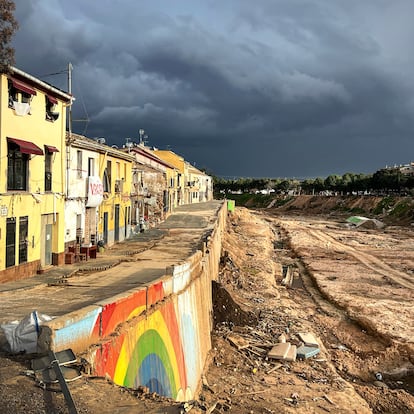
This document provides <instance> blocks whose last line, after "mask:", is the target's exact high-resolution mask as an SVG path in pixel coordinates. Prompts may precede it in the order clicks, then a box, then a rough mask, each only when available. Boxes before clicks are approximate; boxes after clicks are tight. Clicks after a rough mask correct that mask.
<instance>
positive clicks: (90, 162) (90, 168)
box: [88, 158, 95, 177]
mask: <svg viewBox="0 0 414 414" xmlns="http://www.w3.org/2000/svg"><path fill="white" fill-rule="evenodd" d="M94 175H95V159H94V158H88V177H93V176H94Z"/></svg>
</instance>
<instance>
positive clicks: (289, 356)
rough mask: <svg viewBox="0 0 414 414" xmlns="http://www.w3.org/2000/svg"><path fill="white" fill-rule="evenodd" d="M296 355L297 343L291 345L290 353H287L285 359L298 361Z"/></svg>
mask: <svg viewBox="0 0 414 414" xmlns="http://www.w3.org/2000/svg"><path fill="white" fill-rule="evenodd" d="M296 355H297V349H296V345H291V347H290V348H289V351H288V353H287V354H286V357H285V361H288V362H295V361H296Z"/></svg>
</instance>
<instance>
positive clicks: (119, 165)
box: [116, 162, 121, 180]
mask: <svg viewBox="0 0 414 414" xmlns="http://www.w3.org/2000/svg"><path fill="white" fill-rule="evenodd" d="M120 178H121V163H120V162H117V163H116V179H117V180H119V179H120Z"/></svg>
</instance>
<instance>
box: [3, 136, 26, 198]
mask: <svg viewBox="0 0 414 414" xmlns="http://www.w3.org/2000/svg"><path fill="white" fill-rule="evenodd" d="M7 157H8V162H7V190H21V191H26V190H27V171H28V163H29V156H28V154H24V153H22V152H21V151H20V147H19V146H18V145H16V144H15V143H13V142H9V143H8V152H7Z"/></svg>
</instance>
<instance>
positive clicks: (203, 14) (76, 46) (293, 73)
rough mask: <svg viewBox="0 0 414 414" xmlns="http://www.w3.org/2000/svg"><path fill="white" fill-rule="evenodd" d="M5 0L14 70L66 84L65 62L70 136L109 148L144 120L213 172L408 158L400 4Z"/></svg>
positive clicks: (411, 29)
mask: <svg viewBox="0 0 414 414" xmlns="http://www.w3.org/2000/svg"><path fill="white" fill-rule="evenodd" d="M15 3H16V14H15V16H16V19H17V20H18V22H19V24H20V30H19V31H18V32H17V34H16V35H15V38H14V41H13V46H14V47H15V52H16V66H17V67H18V68H20V69H22V70H24V71H26V72H28V73H30V74H32V75H35V76H38V77H40V78H41V79H44V80H45V81H47V82H50V83H52V84H54V85H56V86H58V87H61V88H63V89H65V90H67V73H66V71H65V70H66V68H67V65H68V63H69V62H71V63H72V64H73V67H74V70H73V74H72V76H73V94H74V95H75V97H76V102H75V104H74V107H73V112H74V116H73V117H74V119H75V120H81V119H85V118H88V119H89V120H90V121H89V122H88V123H85V122H81V121H75V122H74V124H73V130H74V131H75V132H78V133H84V134H85V135H87V136H88V137H91V138H94V137H105V138H106V140H107V143H109V144H110V145H112V144H114V145H118V146H121V145H122V144H124V143H125V139H126V138H131V139H133V140H135V141H138V139H139V137H138V130H139V129H140V128H143V129H145V131H146V133H147V134H148V145H150V146H155V147H157V148H161V149H164V148H171V149H172V150H173V151H175V152H176V153H178V154H181V155H183V156H184V157H185V158H186V159H187V160H188V161H190V162H191V163H195V164H196V166H197V167H200V168H202V167H203V168H207V169H208V170H209V171H210V172H212V173H214V174H216V175H219V176H246V177H316V176H326V175H329V174H343V173H345V172H356V173H358V172H374V171H376V170H377V169H379V168H382V167H384V166H385V165H387V164H388V165H390V164H395V163H396V164H400V163H408V162H410V161H411V160H412V158H411V156H410V152H411V151H413V150H414V142H413V139H412V137H413V133H412V131H413V127H414V120H413V119H414V118H413V116H414V72H413V71H412V68H413V64H414V55H413V54H412V53H411V44H412V42H413V40H414V26H413V25H412V22H411V16H413V15H414V3H413V2H412V1H410V0H394V1H392V2H390V1H385V0H365V1H363V2H361V1H357V0H349V1H346V2H344V1H342V0H330V1H329V2H327V1H324V0H289V1H286V0H283V1H282V0H259V1H257V2H255V3H254V4H253V3H252V2H250V1H246V0H229V1H226V2H223V1H216V0H204V1H201V0H200V1H199V0H187V1H179V2H171V1H168V0H153V1H151V2H146V1H136V0H115V1H114V0H112V1H109V0H100V1H99V2H95V1H85V0H72V1H70V2H67V1H63V0H62V1H60V0H17V1H15ZM56 73H60V74H56ZM52 74H55V75H52Z"/></svg>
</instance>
